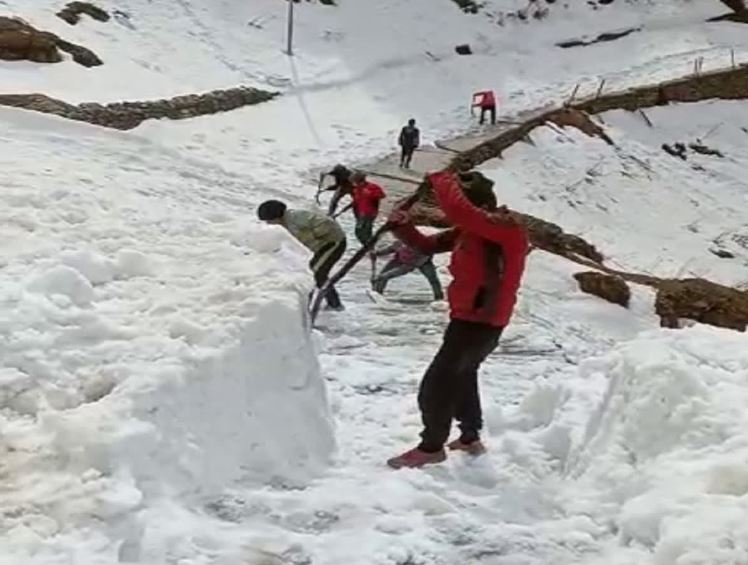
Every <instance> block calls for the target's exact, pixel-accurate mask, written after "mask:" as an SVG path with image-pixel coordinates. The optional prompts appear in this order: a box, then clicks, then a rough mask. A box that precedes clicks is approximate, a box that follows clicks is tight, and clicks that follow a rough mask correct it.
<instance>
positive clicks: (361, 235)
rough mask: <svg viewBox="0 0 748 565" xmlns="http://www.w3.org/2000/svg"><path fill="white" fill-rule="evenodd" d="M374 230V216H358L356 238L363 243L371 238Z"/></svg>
mask: <svg viewBox="0 0 748 565" xmlns="http://www.w3.org/2000/svg"><path fill="white" fill-rule="evenodd" d="M373 230H374V218H373V217H370V216H359V217H358V218H356V230H355V232H356V239H358V240H359V242H361V245H366V243H367V242H368V241H369V240H370V239H371V233H372V231H373Z"/></svg>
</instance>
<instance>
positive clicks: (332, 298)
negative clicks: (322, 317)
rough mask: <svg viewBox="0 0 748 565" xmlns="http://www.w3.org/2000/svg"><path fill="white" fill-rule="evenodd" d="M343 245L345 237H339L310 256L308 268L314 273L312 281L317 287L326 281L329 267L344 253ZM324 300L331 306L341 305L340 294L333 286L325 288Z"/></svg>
mask: <svg viewBox="0 0 748 565" xmlns="http://www.w3.org/2000/svg"><path fill="white" fill-rule="evenodd" d="M345 247H346V242H345V239H341V240H340V241H338V242H332V243H328V244H327V245H325V246H324V247H322V248H321V249H320V250H319V251H317V253H315V254H314V257H312V260H311V261H309V268H311V269H312V272H313V273H314V282H315V283H317V288H322V286H323V285H324V284H325V282H327V278H328V276H329V275H330V269H332V267H333V265H335V263H337V262H338V260H339V259H340V258H341V257H342V256H343V253H345ZM325 300H326V301H327V304H328V306H330V307H331V308H340V307H341V306H342V303H341V302H340V296H338V291H337V290H335V287H332V286H331V287H330V288H329V289H328V290H327V293H326V294H325Z"/></svg>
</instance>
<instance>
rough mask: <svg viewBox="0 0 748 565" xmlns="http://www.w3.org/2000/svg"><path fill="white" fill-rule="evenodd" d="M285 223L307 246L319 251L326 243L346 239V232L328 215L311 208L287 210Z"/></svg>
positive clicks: (293, 234)
mask: <svg viewBox="0 0 748 565" xmlns="http://www.w3.org/2000/svg"><path fill="white" fill-rule="evenodd" d="M283 225H284V226H285V228H286V229H287V230H288V231H289V232H290V233H291V235H292V236H294V237H295V238H296V239H298V240H299V241H300V242H301V243H302V244H303V245H304V246H305V247H307V248H309V249H311V250H312V252H313V253H317V252H318V251H319V250H320V249H322V248H323V247H324V246H325V245H328V244H330V243H338V242H339V241H342V240H345V232H344V231H343V228H341V227H340V226H339V225H338V222H336V221H335V220H333V219H332V218H331V217H329V216H328V215H326V214H324V213H322V212H312V211H310V210H286V213H285V214H284V215H283Z"/></svg>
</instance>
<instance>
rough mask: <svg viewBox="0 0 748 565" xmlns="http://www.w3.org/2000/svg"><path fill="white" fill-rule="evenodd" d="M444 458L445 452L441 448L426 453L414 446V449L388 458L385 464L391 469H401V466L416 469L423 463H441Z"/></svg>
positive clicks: (445, 456)
mask: <svg viewBox="0 0 748 565" xmlns="http://www.w3.org/2000/svg"><path fill="white" fill-rule="evenodd" d="M446 458H447V454H446V453H445V452H444V450H443V449H440V450H439V451H437V452H435V453H427V452H426V451H421V450H420V449H418V448H417V447H416V448H415V449H411V450H410V451H406V452H405V453H403V454H402V455H398V456H397V457H393V458H392V459H388V460H387V465H389V466H390V467H392V468H393V469H402V468H403V467H408V468H410V469H418V468H420V467H423V466H424V465H433V464H435V463H441V462H442V461H444V460H445V459H446Z"/></svg>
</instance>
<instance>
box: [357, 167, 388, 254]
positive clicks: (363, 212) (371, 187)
mask: <svg viewBox="0 0 748 565" xmlns="http://www.w3.org/2000/svg"><path fill="white" fill-rule="evenodd" d="M351 181H352V182H353V212H354V214H355V216H356V238H357V239H358V240H359V241H360V242H361V245H364V244H366V243H367V242H368V241H369V240H370V239H371V234H372V230H373V228H374V220H375V219H376V218H377V214H379V202H380V201H381V200H382V199H383V198H384V197H385V193H384V190H383V189H382V187H381V186H379V185H378V184H374V183H373V182H369V181H367V180H366V175H364V173H362V172H360V171H357V172H355V173H353V175H352V176H351Z"/></svg>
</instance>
